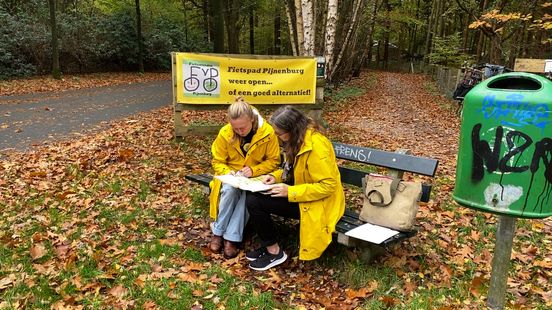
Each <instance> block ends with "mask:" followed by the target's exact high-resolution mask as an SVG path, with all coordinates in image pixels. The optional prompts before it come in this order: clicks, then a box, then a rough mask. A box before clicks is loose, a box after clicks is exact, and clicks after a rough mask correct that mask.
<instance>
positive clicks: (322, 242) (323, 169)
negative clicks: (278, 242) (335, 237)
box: [273, 129, 345, 260]
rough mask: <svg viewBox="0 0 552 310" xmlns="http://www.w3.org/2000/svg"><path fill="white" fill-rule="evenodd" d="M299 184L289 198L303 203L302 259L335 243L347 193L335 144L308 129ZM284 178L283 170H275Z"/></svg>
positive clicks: (300, 158) (298, 168)
mask: <svg viewBox="0 0 552 310" xmlns="http://www.w3.org/2000/svg"><path fill="white" fill-rule="evenodd" d="M293 170H294V173H293V176H294V178H295V185H293V186H290V187H288V200H289V201H290V202H298V203H299V213H300V229H299V259H301V260H312V259H316V258H318V257H320V255H322V253H323V252H324V250H325V249H326V248H327V247H328V245H329V244H330V243H331V242H332V233H333V232H334V231H335V225H336V224H337V222H338V221H339V219H340V218H341V216H342V215H343V213H344V212H345V194H344V193H343V186H342V185H341V175H340V174H339V169H338V167H337V163H336V160H335V153H334V149H333V146H332V143H331V142H330V141H329V140H328V139H327V138H326V137H324V135H322V134H321V133H319V132H317V131H314V130H312V129H308V130H307V132H306V134H305V141H304V142H303V145H302V146H301V149H300V150H299V153H298V154H297V156H296V157H295V163H294V169H293ZM273 175H274V176H275V178H276V181H277V182H281V181H282V170H277V171H276V172H274V173H273Z"/></svg>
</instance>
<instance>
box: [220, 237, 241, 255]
mask: <svg viewBox="0 0 552 310" xmlns="http://www.w3.org/2000/svg"><path fill="white" fill-rule="evenodd" d="M239 252H240V250H238V248H237V247H236V245H235V244H234V242H232V241H228V240H224V258H226V259H230V258H234V257H236V256H238V253H239Z"/></svg>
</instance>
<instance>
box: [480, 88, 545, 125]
mask: <svg viewBox="0 0 552 310" xmlns="http://www.w3.org/2000/svg"><path fill="white" fill-rule="evenodd" d="M523 98H524V96H523V95H522V94H519V93H518V94H511V95H508V96H506V100H497V99H496V95H487V96H485V97H484V98H483V102H482V104H481V109H478V110H477V112H479V113H481V114H483V117H484V118H485V119H491V118H493V119H495V120H500V121H501V124H502V125H504V126H510V127H518V128H519V127H525V126H535V127H537V128H540V129H541V130H544V128H545V127H546V126H547V124H548V123H550V120H549V118H550V111H549V109H548V105H547V104H545V103H539V104H533V103H530V102H528V101H525V102H524V101H523Z"/></svg>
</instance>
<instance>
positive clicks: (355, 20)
mask: <svg viewBox="0 0 552 310" xmlns="http://www.w3.org/2000/svg"><path fill="white" fill-rule="evenodd" d="M362 1H363V0H355V1H354V2H353V6H354V9H353V17H352V20H351V23H350V25H349V29H348V30H347V34H346V35H345V39H344V40H343V43H342V44H341V50H340V51H339V55H338V56H337V58H336V60H335V63H334V65H333V67H332V68H331V70H330V74H331V75H328V80H329V81H331V80H332V78H333V75H334V74H335V72H336V71H337V68H338V67H339V65H340V63H341V60H342V59H343V55H344V54H345V51H346V50H347V49H348V46H349V43H350V42H349V41H350V39H351V35H352V34H353V29H354V28H355V27H356V24H357V23H358V12H359V11H360V10H359V8H360V5H361V4H362Z"/></svg>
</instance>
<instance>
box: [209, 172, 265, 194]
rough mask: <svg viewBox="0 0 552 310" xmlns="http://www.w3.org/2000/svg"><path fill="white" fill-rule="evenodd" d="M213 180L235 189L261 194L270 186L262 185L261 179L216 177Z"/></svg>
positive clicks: (228, 176) (228, 175) (227, 175)
mask: <svg viewBox="0 0 552 310" xmlns="http://www.w3.org/2000/svg"><path fill="white" fill-rule="evenodd" d="M215 178H217V179H219V180H220V181H221V182H222V183H226V184H229V185H232V186H233V187H235V188H239V189H243V190H245V191H250V192H262V191H266V190H269V189H270V188H271V187H272V185H268V184H264V183H263V181H261V178H259V177H256V178H247V177H243V176H236V175H230V174H225V175H216V176H215Z"/></svg>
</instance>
